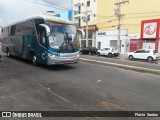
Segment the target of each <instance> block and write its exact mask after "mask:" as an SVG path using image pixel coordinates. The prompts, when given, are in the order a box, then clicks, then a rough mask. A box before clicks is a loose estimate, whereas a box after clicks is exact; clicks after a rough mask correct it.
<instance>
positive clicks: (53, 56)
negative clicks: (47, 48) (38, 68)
mask: <svg viewBox="0 0 160 120" xmlns="http://www.w3.org/2000/svg"><path fill="white" fill-rule="evenodd" d="M48 56H49V57H52V58H56V56H55V55H53V54H50V53H48Z"/></svg>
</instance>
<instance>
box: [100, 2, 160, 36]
mask: <svg viewBox="0 0 160 120" xmlns="http://www.w3.org/2000/svg"><path fill="white" fill-rule="evenodd" d="M117 1H118V0H97V27H98V29H99V30H116V29H117V25H118V20H117V16H116V15H115V10H116V9H117V5H115V3H116V2H117ZM120 1H121V2H123V1H127V0H120ZM128 1H129V3H128V2H126V3H124V4H121V7H120V12H121V29H128V33H129V34H133V33H140V30H141V21H143V20H149V19H158V18H160V17H159V15H160V11H159V4H160V0H128Z"/></svg>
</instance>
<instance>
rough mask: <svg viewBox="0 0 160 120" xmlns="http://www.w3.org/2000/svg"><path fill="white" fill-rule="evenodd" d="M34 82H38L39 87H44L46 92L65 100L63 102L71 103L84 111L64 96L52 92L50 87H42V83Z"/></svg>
mask: <svg viewBox="0 0 160 120" xmlns="http://www.w3.org/2000/svg"><path fill="white" fill-rule="evenodd" d="M36 84H38V85H39V86H40V87H42V88H43V89H45V90H47V91H48V92H50V93H51V94H52V95H55V96H56V97H58V98H59V99H61V100H63V101H65V102H67V103H69V104H71V105H72V106H74V107H76V108H78V109H79V110H81V111H84V110H83V109H82V108H81V107H79V106H77V105H76V104H74V103H72V102H71V101H69V100H67V99H66V98H64V97H62V96H60V95H58V94H57V93H54V92H53V91H51V90H50V89H48V88H46V87H44V86H43V85H42V84H39V83H36Z"/></svg>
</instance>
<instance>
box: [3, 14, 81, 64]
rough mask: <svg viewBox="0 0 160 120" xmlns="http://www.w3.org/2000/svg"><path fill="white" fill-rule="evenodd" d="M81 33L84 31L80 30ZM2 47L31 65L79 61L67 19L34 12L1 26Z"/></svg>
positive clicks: (76, 39)
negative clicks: (29, 61) (15, 21)
mask: <svg viewBox="0 0 160 120" xmlns="http://www.w3.org/2000/svg"><path fill="white" fill-rule="evenodd" d="M80 31H81V33H82V35H83V36H84V31H83V30H80ZM2 37H3V39H2V51H3V52H4V53H6V54H7V56H8V57H10V56H16V57H20V58H23V59H27V60H31V61H32V63H33V64H34V65H36V64H38V63H41V64H46V65H55V64H74V63H78V61H79V44H78V37H77V29H76V26H75V25H74V24H73V23H72V22H71V21H69V20H65V19H62V18H58V17H55V16H53V15H47V14H38V15H32V16H30V17H27V18H26V19H24V20H21V21H19V22H17V23H15V24H12V25H9V26H6V27H4V28H2Z"/></svg>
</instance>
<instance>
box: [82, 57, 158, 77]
mask: <svg viewBox="0 0 160 120" xmlns="http://www.w3.org/2000/svg"><path fill="white" fill-rule="evenodd" d="M80 61H82V62H87V63H92V64H99V65H105V66H112V67H118V68H123V69H128V70H134V71H138V72H143V73H150V74H156V75H160V70H155V69H149V68H142V67H136V66H129V65H123V64H117V63H110V62H104V61H96V60H90V59H83V58H80Z"/></svg>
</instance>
